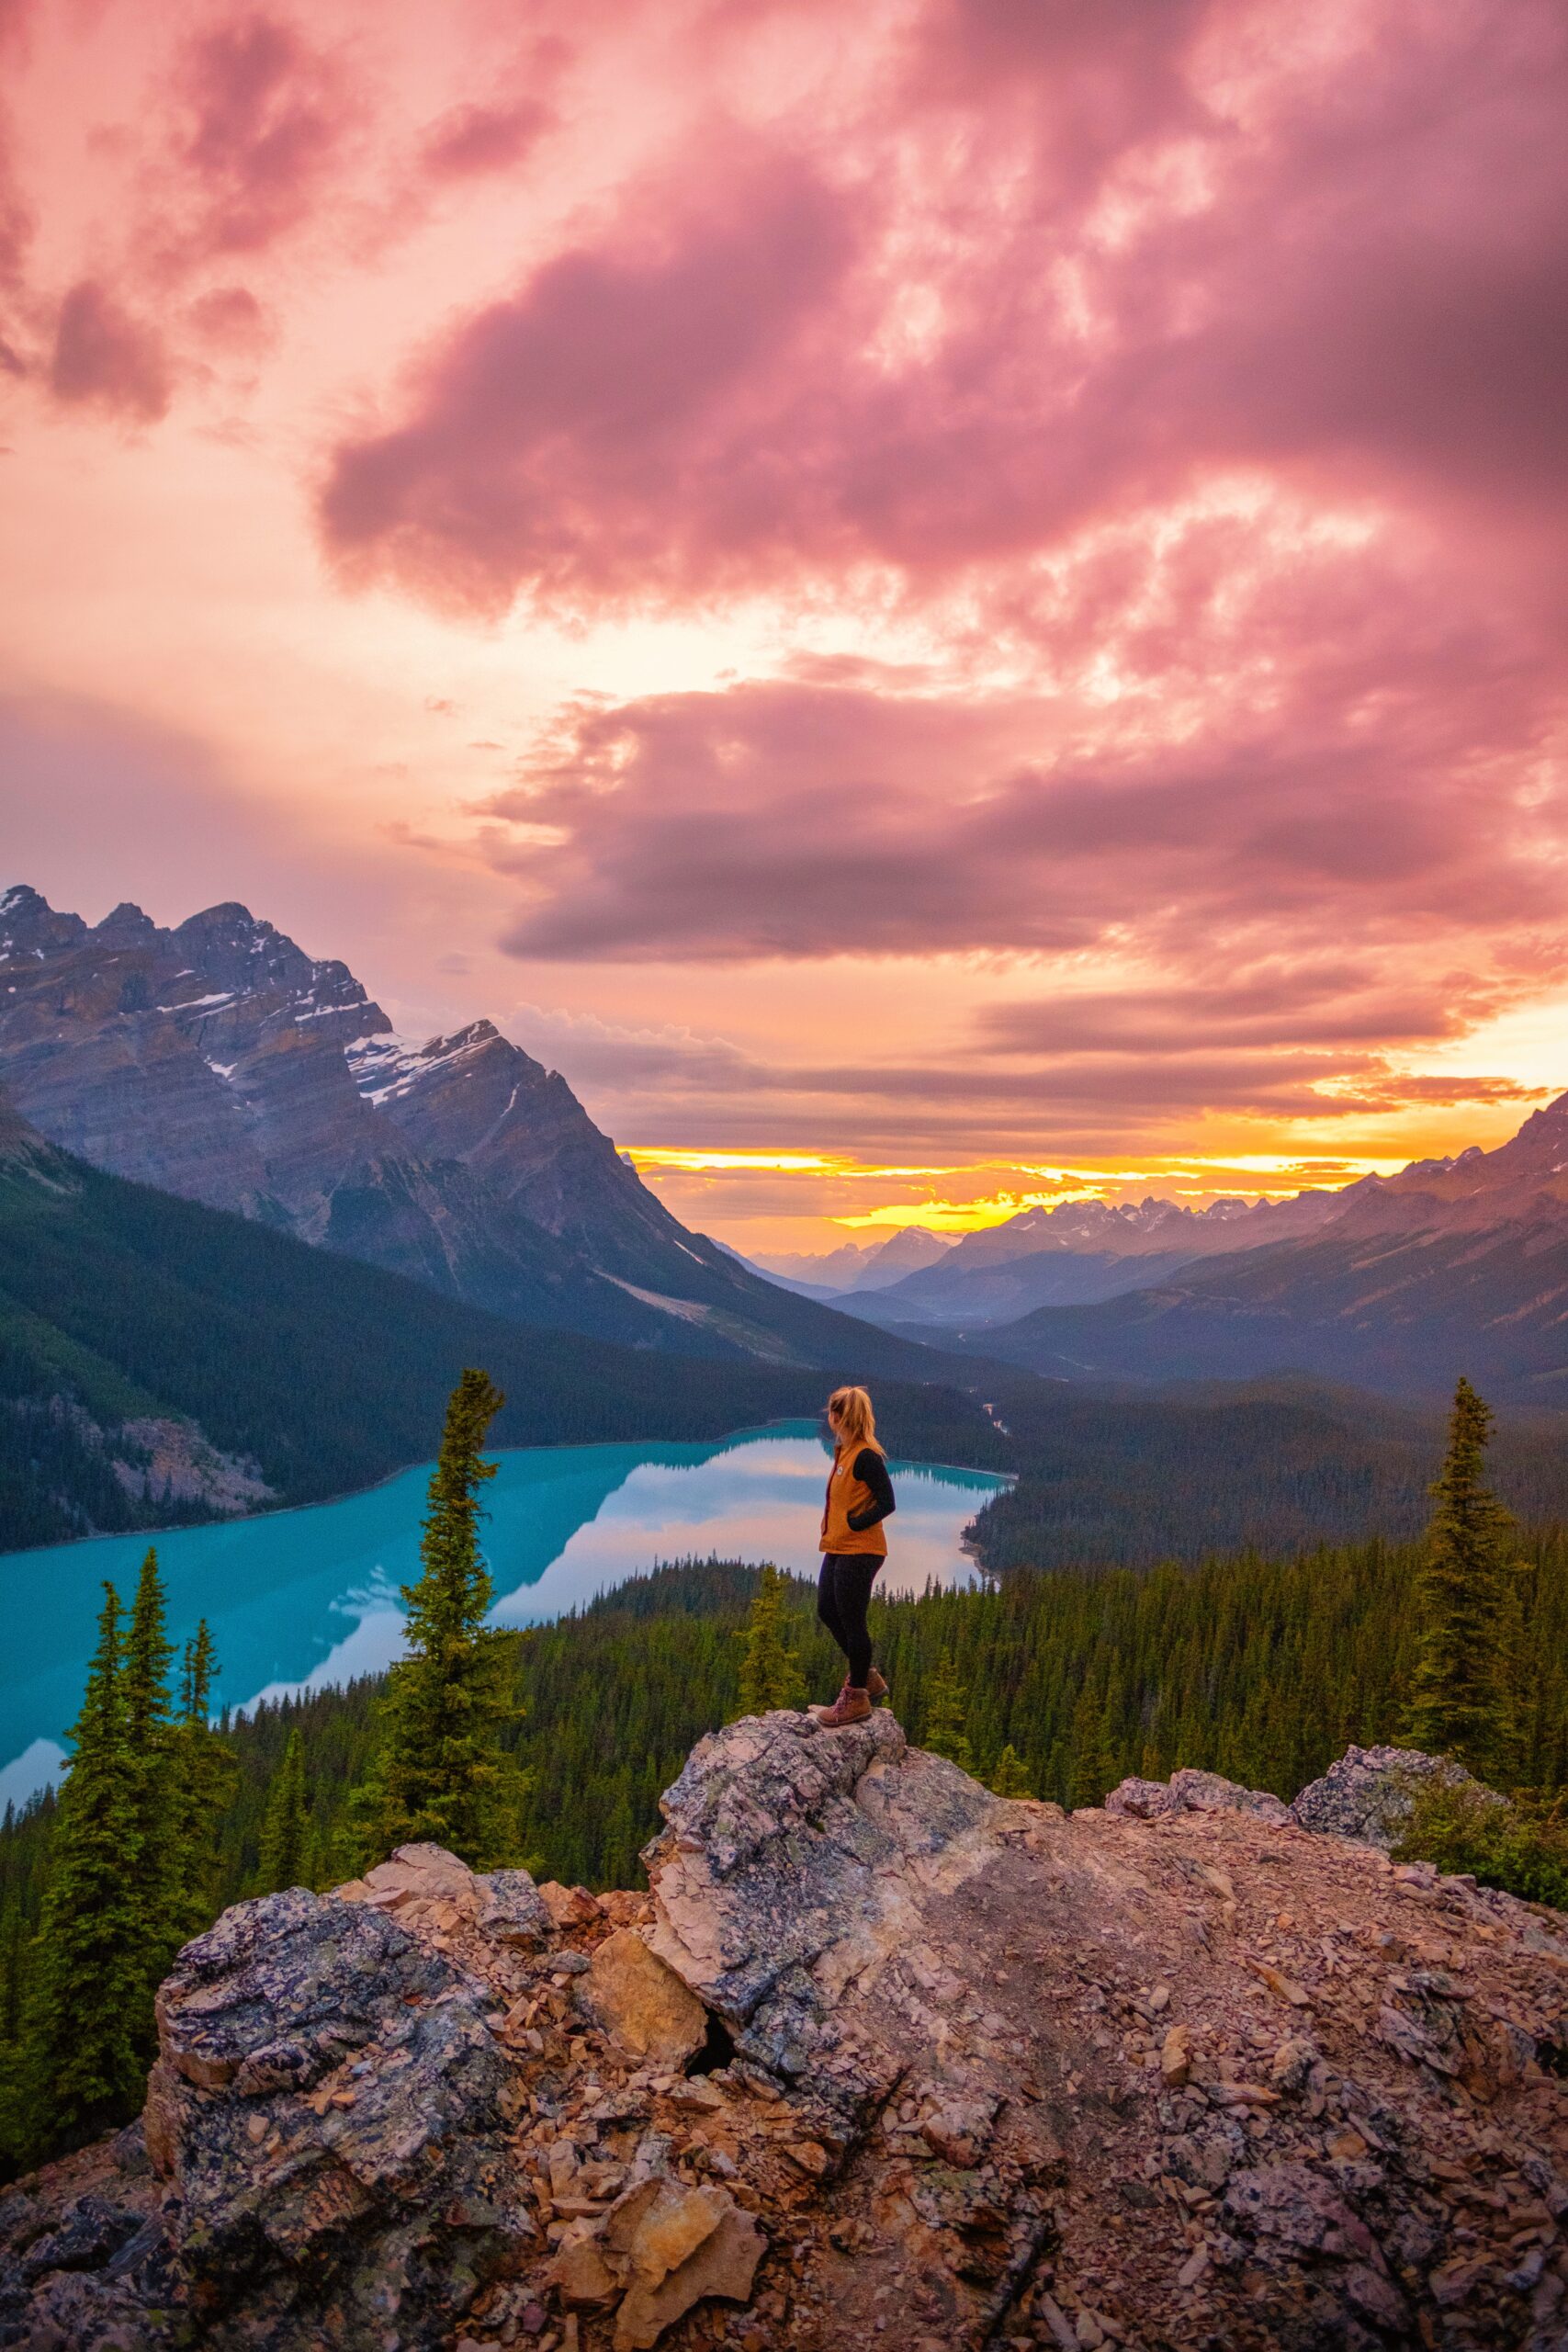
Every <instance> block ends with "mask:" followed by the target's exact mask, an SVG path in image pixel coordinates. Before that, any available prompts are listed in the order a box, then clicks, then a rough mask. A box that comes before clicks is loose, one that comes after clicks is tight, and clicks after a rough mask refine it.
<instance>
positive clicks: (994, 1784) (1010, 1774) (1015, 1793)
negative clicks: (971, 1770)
mask: <svg viewBox="0 0 1568 2352" xmlns="http://www.w3.org/2000/svg"><path fill="white" fill-rule="evenodd" d="M991 1793H992V1795H993V1796H998V1797H1032V1795H1033V1794H1034V1792H1033V1790H1032V1788H1031V1787H1030V1785H1029V1773H1028V1770H1026V1768H1025V1765H1024V1761H1023V1758H1022V1757H1021V1755H1020V1754H1019V1752H1018V1750H1017V1748H1016V1747H1014V1746H1013V1744H1012V1742H1011V1740H1009V1742H1008V1744H1007V1746H1006V1747H1004V1748H1003V1750H1002V1752H1001V1754H1000V1755H999V1756H998V1758H997V1769H996V1770H995V1771H994V1772H993V1773H992V1774H991Z"/></svg>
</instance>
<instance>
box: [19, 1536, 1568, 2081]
mask: <svg viewBox="0 0 1568 2352" xmlns="http://www.w3.org/2000/svg"><path fill="white" fill-rule="evenodd" d="M1518 1550H1519V1558H1520V1560H1521V1563H1522V1566H1521V1568H1520V1575H1519V1597H1520V1600H1521V1604H1522V1611H1521V1623H1522V1638H1521V1655H1520V1660H1519V1678H1520V1691H1521V1717H1522V1722H1521V1731H1522V1741H1521V1747H1520V1752H1519V1757H1518V1761H1517V1780H1518V1781H1519V1782H1520V1783H1521V1784H1522V1785H1527V1786H1532V1787H1535V1788H1539V1789H1542V1790H1547V1791H1551V1790H1560V1789H1562V1788H1563V1787H1564V1786H1565V1785H1568V1682H1565V1680H1564V1678H1563V1676H1562V1659H1563V1657H1564V1656H1568V1537H1565V1536H1564V1535H1563V1533H1562V1532H1560V1531H1558V1532H1551V1533H1537V1534H1533V1535H1526V1536H1523V1537H1522V1538H1521V1539H1520V1543H1519V1547H1518ZM1419 1557H1420V1547H1419V1546H1417V1545H1415V1544H1386V1543H1382V1542H1372V1543H1367V1544H1353V1545H1343V1546H1335V1547H1332V1548H1325V1549H1323V1550H1320V1551H1315V1552H1312V1553H1309V1554H1307V1555H1303V1557H1301V1558H1299V1559H1296V1560H1283V1559H1280V1558H1277V1557H1266V1556H1263V1555H1247V1556H1245V1557H1242V1558H1239V1559H1238V1558H1216V1559H1213V1560H1209V1561H1206V1562H1205V1563H1203V1564H1202V1565H1201V1566H1198V1567H1196V1568H1190V1569H1187V1568H1181V1567H1177V1566H1167V1567H1163V1568H1158V1569H1156V1570H1154V1571H1152V1572H1149V1573H1146V1574H1142V1575H1140V1574H1135V1573H1133V1572H1130V1571H1127V1570H1117V1571H1114V1572H1111V1573H1101V1574H1094V1573H1091V1572H1088V1571H1067V1572H1061V1573H1057V1574H1055V1575H1049V1576H1046V1575H1034V1574H1028V1573H1021V1574H1017V1575H1014V1576H1011V1577H1009V1578H1008V1579H1007V1581H1006V1582H1005V1583H1004V1584H1002V1585H1000V1586H999V1587H992V1588H982V1589H973V1590H967V1591H964V1590H960V1591H952V1592H942V1593H931V1594H927V1595H924V1596H922V1597H920V1598H919V1599H910V1600H891V1601H878V1602H876V1603H874V1608H873V1624H874V1635H875V1640H876V1644H877V1653H878V1656H879V1657H880V1658H881V1659H882V1661H883V1664H884V1668H885V1670H886V1675H887V1678H888V1680H889V1682H890V1684H891V1686H892V1704H893V1706H894V1708H895V1710H896V1712H897V1714H898V1716H899V1719H900V1721H901V1722H902V1723H903V1724H905V1725H906V1727H907V1728H908V1731H909V1733H910V1736H912V1737H913V1738H915V1739H917V1740H924V1739H928V1738H929V1736H931V1730H932V1718H933V1715H934V1714H935V1713H937V1712H938V1711H940V1712H942V1713H943V1714H944V1716H945V1717H946V1719H947V1720H948V1721H949V1723H950V1724H951V1723H953V1721H954V1720H955V1721H956V1724H957V1727H958V1730H959V1732H960V1735H961V1736H962V1737H963V1738H964V1739H966V1740H967V1743H968V1748H969V1753H970V1757H971V1760H972V1762H973V1765H974V1768H975V1769H976V1770H977V1771H978V1772H979V1773H980V1774H981V1775H982V1777H986V1778H989V1777H992V1776H994V1775H995V1774H996V1772H997V1769H998V1764H999V1762H1000V1759H1001V1757H1002V1753H1003V1750H1004V1749H1005V1748H1006V1747H1009V1746H1010V1747H1012V1748H1013V1749H1014V1751H1015V1753H1016V1755H1017V1756H1018V1757H1019V1758H1021V1760H1022V1764H1023V1770H1024V1777H1025V1780H1026V1781H1027V1784H1028V1787H1029V1788H1030V1790H1031V1791H1032V1792H1033V1793H1035V1794H1037V1795H1041V1796H1048V1797H1054V1798H1055V1799H1057V1800H1058V1801H1059V1802H1061V1803H1064V1804H1093V1803H1097V1802H1098V1801H1099V1799H1100V1797H1102V1796H1103V1795H1104V1793H1105V1792H1106V1791H1107V1789H1109V1788H1111V1787H1112V1786H1113V1785H1114V1784H1115V1783H1116V1782H1117V1781H1119V1780H1121V1779H1122V1777H1123V1775H1125V1774H1127V1773H1129V1772H1142V1773H1145V1774H1148V1775H1153V1776H1158V1777H1164V1776H1166V1775H1168V1773H1169V1772H1171V1771H1172V1770H1175V1769H1176V1768H1177V1767H1178V1766H1180V1765H1184V1764H1192V1765H1201V1766H1206V1767H1209V1768H1212V1769H1213V1770H1217V1771H1221V1772H1224V1773H1227V1774H1229V1775H1230V1776H1231V1777H1232V1778H1234V1779H1236V1780H1239V1781H1245V1782H1247V1784H1248V1785H1249V1786H1252V1787H1257V1788H1269V1789H1273V1790H1275V1791H1277V1792H1279V1793H1280V1794H1281V1795H1286V1796H1289V1795H1292V1794H1293V1793H1294V1792H1295V1791H1296V1790H1297V1789H1298V1788H1300V1787H1302V1786H1303V1784H1304V1783H1305V1782H1306V1781H1309V1780H1311V1779H1313V1778H1314V1776H1315V1775H1316V1774H1317V1773H1319V1772H1321V1771H1322V1770H1324V1769H1325V1766H1326V1765H1327V1764H1328V1763H1329V1762H1330V1761H1331V1760H1332V1759H1333V1758H1335V1757H1336V1756H1337V1755H1339V1754H1341V1753H1342V1752H1343V1750H1344V1748H1345V1747H1346V1746H1347V1744H1348V1742H1350V1741H1352V1740H1354V1741H1358V1742H1359V1743H1361V1744H1363V1745H1367V1744H1371V1743H1374V1742H1378V1741H1382V1740H1388V1739H1393V1738H1397V1737H1398V1736H1399V1734H1400V1731H1401V1728H1402V1724H1403V1721H1404V1711H1405V1707H1406V1703H1407V1701H1408V1697H1409V1685H1410V1676H1411V1670H1412V1666H1413V1662H1414V1657H1415V1645H1416V1614H1415V1575H1416V1566H1417V1564H1418V1561H1419ZM757 1581H758V1572H757V1571H756V1570H755V1569H754V1568H749V1567H742V1566H738V1565H736V1564H733V1563H721V1562H716V1561H709V1562H707V1563H704V1564H694V1565H689V1566H677V1567H667V1568H662V1569H660V1570H658V1571H656V1572H655V1573H654V1574H652V1575H650V1576H649V1577H644V1578H640V1579H638V1580H637V1581H635V1582H633V1583H630V1584H627V1585H625V1586H622V1587H621V1588H619V1589H617V1590H616V1591H615V1592H613V1593H610V1594H607V1595H605V1596H604V1599H602V1600H598V1601H596V1602H594V1603H593V1604H592V1606H591V1607H590V1608H589V1609H587V1610H586V1611H584V1612H583V1613H582V1614H581V1615H580V1616H571V1617H567V1618H563V1619H562V1620H560V1621H559V1622H558V1623H556V1624H553V1625H541V1626H537V1627H534V1628H531V1629H530V1630H528V1631H527V1632H525V1633H522V1634H518V1635H516V1636H515V1645H516V1665H515V1678H516V1691H517V1696H518V1700H519V1702H520V1703H521V1705H522V1707H523V1709H524V1711H525V1712H524V1713H523V1716H522V1718H521V1720H520V1722H519V1723H518V1724H516V1725H515V1726H514V1728H513V1733H512V1735H511V1739H510V1744H511V1746H512V1747H513V1748H514V1750H515V1752H516V1753H517V1755H518V1756H519V1758H520V1760H521V1761H522V1762H523V1764H524V1765H525V1768H526V1769H527V1770H528V1771H529V1772H530V1773H531V1775H532V1776H533V1783H532V1791H531V1795H530V1800H529V1804H528V1809H527V1816H526V1826H525V1840H526V1844H527V1846H528V1849H529V1851H530V1857H531V1859H532V1860H534V1861H535V1862H536V1864H537V1866H538V1868H539V1871H540V1872H541V1873H542V1874H544V1875H549V1876H554V1877H558V1878H561V1879H563V1880H566V1881H568V1882H573V1881H581V1882H582V1883H586V1884H588V1885H591V1886H596V1887H597V1886H606V1885H621V1886H626V1885H631V1884H635V1883H638V1879H637V1859H636V1858H637V1849H639V1847H641V1846H642V1845H643V1844H644V1843H645V1842H646V1840H647V1839H648V1838H649V1837H651V1836H652V1834H653V1833H654V1831H655V1830H656V1829H657V1827H658V1826H659V1813H658V1797H659V1792H660V1790H661V1789H662V1788H664V1787H665V1786H666V1785H667V1784H668V1783H669V1782H670V1781H671V1780H672V1779H673V1778H674V1776H675V1774H676V1772H677V1771H678V1770H679V1769H680V1767H681V1764H682V1761H683V1759H684V1758H685V1756H686V1753H687V1751H688V1750H689V1748H690V1747H691V1746H692V1744H693V1742H694V1740H695V1739H696V1738H698V1737H699V1736H700V1735H701V1734H702V1733H703V1732H705V1731H708V1730H711V1729H712V1728H713V1727H714V1726H715V1725H716V1724H719V1723H722V1722H723V1721H725V1720H726V1719H727V1718H728V1716H730V1715H732V1714H734V1713H736V1712H737V1709H738V1701H739V1671H740V1663H741V1655H742V1648H743V1634H744V1626H745V1622H746V1615H747V1611H748V1609H749V1607H750V1602H751V1600H752V1597H753V1595H754V1593H755V1590H756V1587H757ZM786 1590H787V1605H786V1612H785V1634H786V1639H787V1640H788V1642H789V1643H790V1645H792V1647H793V1648H794V1651H795V1656H796V1658H797V1660H798V1664H799V1669H800V1695H801V1696H802V1697H804V1696H806V1695H807V1693H809V1694H810V1695H813V1696H818V1697H829V1696H831V1693H832V1691H833V1690H834V1689H835V1688H836V1687H837V1684H838V1680H839V1676H840V1668H841V1663H842V1662H841V1660H840V1657H839V1656H838V1653H837V1652H836V1651H835V1650H833V1649H832V1648H831V1647H830V1645H829V1643H828V1641H827V1637H826V1636H825V1635H824V1634H822V1633H821V1632H820V1631H819V1629H818V1626H817V1624H816V1622H815V1617H814V1613H813V1596H812V1592H811V1589H810V1588H809V1586H807V1585H806V1584H804V1583H798V1582H792V1583H791V1584H790V1585H789V1586H788V1587H787V1588H786ZM378 1690H379V1685H378V1683H377V1682H374V1681H365V1682H360V1683H356V1684H355V1685H354V1686H353V1687H352V1688H351V1689H349V1690H347V1691H327V1692H322V1693H320V1694H318V1695H316V1696H313V1697H311V1698H309V1699H305V1700H301V1701H298V1702H294V1701H288V1702H283V1703H282V1704H280V1705H277V1706H269V1707H265V1708H263V1709H261V1710H260V1711H259V1712H258V1713H256V1715H255V1716H254V1718H253V1719H250V1720H246V1721H241V1722H238V1723H235V1724H232V1725H231V1726H230V1727H229V1730H230V1736H231V1740H232V1743H233V1747H234V1749H235V1752H236V1754H237V1756H238V1758H239V1761H240V1767H241V1779H240V1785H239V1790H238V1793H237V1794H236V1796H235V1798H234V1801H233V1803H232V1804H231V1805H230V1807H229V1809H228V1811H227V1812H226V1814H225V1815H223V1818H222V1822H221V1825H220V1833H219V1835H220V1846H221V1869H220V1882H221V1893H222V1900H224V1901H225V1902H228V1901H232V1900H234V1899H235V1898H236V1897H238V1896H239V1895H241V1894H247V1893H251V1892H254V1891H257V1886H258V1870H259V1863H260V1852H261V1836H262V1826H263V1821H264V1817H265V1812H266V1809H267V1803H268V1797H269V1792H272V1791H273V1789H274V1786H275V1783H276V1776H277V1775H278V1773H279V1771H280V1769H281V1767H282V1764H283V1758H284V1751H285V1748H286V1747H287V1745H288V1736H289V1734H290V1732H291V1731H293V1730H295V1729H298V1730H299V1732H300V1733H301V1735H302V1739H303V1746H304V1754H305V1781H306V1785H307V1788H308V1791H309V1808H310V1854H311V1874H312V1875H313V1876H314V1877H316V1878H317V1879H319V1880H320V1882H321V1883H323V1884H325V1883H329V1882H330V1881H331V1880H333V1878H334V1877H341V1876H344V1875H346V1874H347V1873H348V1871H349V1869H350V1868H351V1867H352V1861H353V1856H352V1852H351V1850H350V1849H349V1847H348V1845H347V1843H346V1841H345V1839H344V1829H345V1819H344V1799H345V1796H346V1792H347V1791H348V1790H349V1788H350V1787H351V1786H352V1785H353V1784H354V1783H355V1782H356V1781H358V1780H360V1779H361V1778H362V1776H363V1773H364V1770H365V1765H366V1761H367V1757H368V1755H369V1753H370V1750H371V1747H372V1745H373V1738H372V1724H373V1715H374V1709H375V1703H376V1700H377V1697H378ZM53 1812H54V1804H53V1800H52V1799H46V1800H44V1801H43V1802H42V1803H40V1804H35V1805H33V1806H32V1807H30V1808H29V1809H28V1811H27V1812H26V1813H25V1814H24V1815H22V1816H21V1817H20V1819H19V1820H9V1819H8V1822H7V1826H6V1828H5V1829H4V1831H3V1832H0V1952H4V1953H5V1954H6V1957H7V1963H8V1967H9V1970H10V1978H9V1983H10V1990H9V1992H8V1994H6V1996H4V1997H5V2000H6V2001H8V2003H9V2007H8V2008H7V2007H3V2006H0V2038H3V2035H4V2032H5V2031H6V2018H7V2017H8V2018H9V2019H10V2020H11V2026H10V2030H13V2031H14V2029H15V2018H16V2015H17V2007H16V2004H17V1998H18V1977H19V1974H20V1973H23V1972H24V1970H25V1956H24V1947H25V1943H26V1939H27V1936H28V1933H29V1931H30V1927H31V1924H32V1922H33V1921H34V1920H35V1919H36V1915H37V1905H38V1898H39V1886H40V1883H41V1867H42V1861H43V1857H44V1854H45V1851H46V1849H47V1843H48V1838H49V1834H50V1826H51V1821H52V1818H53Z"/></svg>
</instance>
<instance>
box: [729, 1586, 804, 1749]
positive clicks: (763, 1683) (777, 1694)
mask: <svg viewBox="0 0 1568 2352" xmlns="http://www.w3.org/2000/svg"><path fill="white" fill-rule="evenodd" d="M785 1592H786V1585H785V1580H784V1577H783V1576H782V1575H781V1574H780V1572H779V1570H778V1569H777V1568H776V1567H775V1566H773V1562H772V1561H771V1560H769V1561H767V1562H765V1563H764V1565H763V1568H762V1573H761V1578H760V1579H759V1581H758V1585H757V1590H756V1593H755V1595H754V1597H753V1599H752V1602H751V1607H750V1611H749V1612H748V1615H747V1619H746V1628H745V1632H744V1634H742V1636H741V1638H742V1640H743V1641H744V1642H745V1645H746V1647H745V1652H744V1654H743V1656H742V1657H741V1660H740V1691H739V1705H738V1706H737V1708H736V1715H737V1717H739V1716H740V1715H765V1714H767V1713H769V1711H770V1710H771V1709H773V1708H775V1707H793V1706H795V1705H796V1704H797V1703H798V1702H799V1698H800V1693H801V1678H800V1663H799V1660H798V1659H797V1658H796V1657H795V1652H794V1650H793V1649H791V1647H790V1646H789V1645H788V1643H787V1642H786V1641H785V1640H784V1597H785Z"/></svg>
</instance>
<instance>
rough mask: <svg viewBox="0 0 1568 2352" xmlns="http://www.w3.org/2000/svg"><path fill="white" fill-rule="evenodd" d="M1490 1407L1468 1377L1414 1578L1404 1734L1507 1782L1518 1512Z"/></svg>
mask: <svg viewBox="0 0 1568 2352" xmlns="http://www.w3.org/2000/svg"><path fill="white" fill-rule="evenodd" d="M1491 1432H1492V1413H1491V1408H1489V1407H1488V1406H1487V1405H1485V1404H1483V1401H1482V1399H1481V1398H1480V1397H1478V1396H1477V1395H1476V1393H1475V1391H1474V1389H1473V1388H1472V1386H1471V1385H1470V1383H1469V1381H1468V1380H1461V1382H1460V1384H1459V1386H1458V1387H1457V1388H1456V1389H1455V1391H1454V1401H1453V1410H1452V1413H1451V1414H1450V1419H1449V1450H1448V1455H1447V1458H1446V1459H1445V1461H1444V1463H1443V1467H1442V1474H1441V1476H1439V1477H1438V1481H1437V1483H1436V1485H1435V1486H1434V1487H1433V1488H1432V1493H1433V1494H1434V1496H1435V1497H1436V1498H1437V1502H1438V1508H1437V1510H1436V1512H1435V1513H1434V1515H1433V1518H1432V1522H1431V1525H1430V1526H1429V1527H1428V1529H1427V1542H1426V1548H1425V1552H1424V1555H1423V1557H1422V1561H1421V1565H1420V1567H1419V1568H1418V1570H1417V1572H1416V1624H1417V1631H1416V1671H1415V1674H1414V1676H1413V1677H1412V1680H1411V1693H1410V1709H1409V1713H1408V1716H1407V1718H1406V1723H1405V1736H1406V1737H1407V1738H1408V1739H1409V1741H1410V1743H1411V1745H1412V1746H1413V1747H1420V1748H1425V1749H1427V1751H1428V1752H1429V1753H1431V1754H1433V1755H1438V1756H1452V1757H1454V1758H1457V1759H1458V1761H1459V1762H1460V1763H1461V1764H1464V1765H1467V1766H1468V1767H1469V1769H1470V1770H1471V1771H1472V1772H1474V1773H1475V1774H1476V1775H1477V1776H1478V1777H1479V1778H1480V1779H1482V1780H1483V1781H1488V1780H1495V1781H1503V1782H1505V1783H1506V1781H1507V1780H1508V1779H1509V1777H1510V1768H1511V1765H1512V1762H1513V1748H1514V1744H1515V1722H1514V1702H1515V1693H1514V1691H1513V1690H1512V1689H1511V1687H1510V1680H1509V1668H1510V1664H1511V1662H1512V1661H1511V1653H1512V1649H1513V1646H1514V1641H1515V1612H1516V1611H1517V1595H1516V1594H1515V1592H1514V1590H1513V1583H1514V1575H1515V1571H1514V1569H1513V1567H1512V1566H1511V1560H1510V1549H1509V1537H1510V1533H1511V1532H1512V1529H1513V1524H1514V1522H1513V1520H1512V1518H1511V1516H1510V1514H1509V1513H1508V1512H1507V1511H1506V1510H1504V1508H1503V1506H1502V1504H1501V1503H1500V1502H1499V1501H1498V1500H1497V1498H1496V1497H1495V1495H1494V1494H1493V1492H1492V1490H1491V1488H1490V1487H1488V1486H1487V1484H1486V1481H1485V1476H1484V1466H1485V1464H1484V1457H1485V1452H1486V1445H1487V1441H1488V1439H1489V1438H1490V1436H1491Z"/></svg>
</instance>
